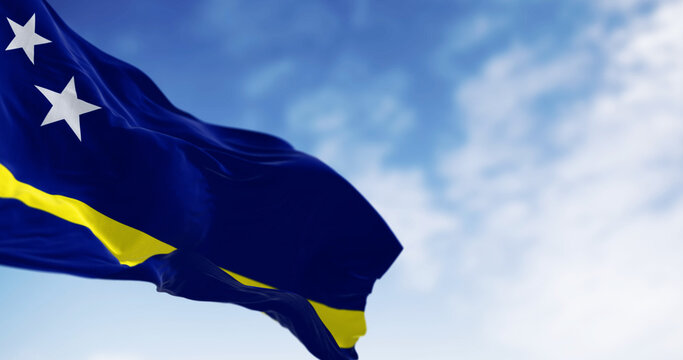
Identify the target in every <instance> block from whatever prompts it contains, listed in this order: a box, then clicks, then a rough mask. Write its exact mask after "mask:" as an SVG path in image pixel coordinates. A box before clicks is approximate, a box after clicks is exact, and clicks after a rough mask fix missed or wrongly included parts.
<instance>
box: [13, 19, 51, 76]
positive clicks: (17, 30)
mask: <svg viewBox="0 0 683 360" xmlns="http://www.w3.org/2000/svg"><path fill="white" fill-rule="evenodd" d="M7 21H8V22H9V25H10V26H11V27H12V31H14V39H12V42H10V43H9V45H7V48H6V49H5V51H9V50H14V49H23V50H24V53H26V56H28V59H29V60H31V63H32V64H35V61H34V60H33V59H34V53H35V46H36V45H42V44H47V43H49V42H50V40H48V39H46V38H44V37H42V36H40V35H38V34H36V14H33V16H31V18H30V19H29V20H28V22H27V23H26V25H24V26H21V25H19V24H17V23H15V22H14V21H12V20H11V19H10V18H7Z"/></svg>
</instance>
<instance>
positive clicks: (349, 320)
mask: <svg viewBox="0 0 683 360" xmlns="http://www.w3.org/2000/svg"><path fill="white" fill-rule="evenodd" d="M223 271H225V272H226V273H228V274H229V275H230V276H232V277H233V278H235V280H237V281H239V282H240V283H242V284H244V285H248V286H254V287H260V288H266V289H275V288H274V287H272V286H269V285H266V284H264V283H261V282H258V281H256V280H252V279H250V278H248V277H246V276H242V275H240V274H236V273H234V272H232V271H229V270H225V269H223ZM308 302H309V303H311V305H313V309H315V312H316V313H318V316H319V317H320V320H322V322H323V324H325V327H327V329H328V330H329V331H330V333H331V334H332V337H333V338H334V340H335V341H336V342H337V345H339V347H342V348H351V347H353V345H355V344H356V342H357V341H358V339H359V338H360V337H361V336H363V335H365V331H366V327H365V313H364V312H363V311H359V310H340V309H335V308H332V307H329V306H327V305H325V304H321V303H319V302H315V301H313V300H308Z"/></svg>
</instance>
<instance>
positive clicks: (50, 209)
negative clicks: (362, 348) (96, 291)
mask: <svg viewBox="0 0 683 360" xmlns="http://www.w3.org/2000/svg"><path fill="white" fill-rule="evenodd" d="M0 198H8V199H16V200H19V201H21V202H22V203H24V204H25V205H26V206H29V207H31V208H34V209H38V210H42V211H44V212H47V213H49V214H52V215H54V216H56V217H59V218H61V219H64V220H66V221H69V222H72V223H74V224H78V225H81V226H85V227H86V228H88V229H90V231H92V233H93V234H94V235H95V237H97V238H98V239H99V240H100V241H101V242H102V244H104V246H105V247H106V248H107V249H108V250H109V251H110V252H111V253H112V255H114V256H115V257H116V258H117V259H118V260H119V262H120V263H121V264H124V265H128V266H135V265H138V264H140V263H142V262H144V261H145V260H147V259H148V258H149V257H151V256H154V255H159V254H168V253H171V252H172V251H174V250H175V248H174V247H173V246H171V245H168V244H166V243H164V242H161V241H159V240H157V239H155V238H153V237H151V236H149V235H147V234H145V233H143V232H142V231H139V230H137V229H134V228H132V227H129V226H127V225H125V224H122V223H120V222H118V221H116V220H113V219H111V218H109V217H107V216H106V215H104V214H102V213H100V212H98V211H97V210H95V209H93V208H91V207H90V206H88V205H87V204H85V203H83V202H81V201H79V200H76V199H72V198H68V197H65V196H61V195H53V194H48V193H46V192H43V191H41V190H39V189H36V188H34V187H33V186H31V185H28V184H25V183H22V182H20V181H18V180H17V179H16V178H15V177H14V175H12V173H11V172H10V171H9V170H8V169H7V168H6V167H4V166H3V165H2V164H0ZM223 270H224V271H225V272H227V273H228V274H230V275H231V276H232V277H234V278H235V279H236V280H237V281H239V282H240V283H242V284H244V285H248V286H254V287H260V288H268V289H274V288H273V287H272V286H268V285H266V284H263V283H260V282H258V281H255V280H252V279H249V278H247V277H244V276H241V275H239V274H236V273H233V272H231V271H228V270H225V269H223ZM309 302H310V303H311V305H312V306H313V308H314V309H315V311H316V313H318V316H319V317H320V319H321V320H322V322H323V323H324V324H325V326H326V327H327V329H328V330H330V333H331V334H332V336H333V337H334V339H335V341H336V342H337V344H338V345H339V346H340V347H342V348H350V347H353V346H354V345H355V344H356V342H357V341H358V339H359V338H360V337H361V336H363V335H365V331H366V327H365V314H364V313H363V311H357V310H343V309H335V308H332V307H329V306H327V305H324V304H321V303H318V302H315V301H311V300H309Z"/></svg>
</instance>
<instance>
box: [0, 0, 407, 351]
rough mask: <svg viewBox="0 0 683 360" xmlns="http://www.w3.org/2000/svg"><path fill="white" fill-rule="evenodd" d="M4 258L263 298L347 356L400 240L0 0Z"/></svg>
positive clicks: (291, 156) (41, 9)
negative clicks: (369, 300)
mask: <svg viewBox="0 0 683 360" xmlns="http://www.w3.org/2000/svg"><path fill="white" fill-rule="evenodd" d="M0 15H1V16H0V18H1V19H2V22H3V23H2V24H0V264H4V265H9V266H15V267H21V268H27V269H36V270H45V271H56V272H62V273H69V274H74V275H79V276H85V277H93V278H103V279H130V280H143V281H149V282H152V283H155V284H156V285H157V287H158V290H159V291H162V292H167V293H170V294H173V295H177V296H182V297H186V298H189V299H195V300H201V301H217V302H226V303H234V304H239V305H242V306H244V307H247V308H249V309H253V310H258V311H262V312H265V313H266V314H268V315H269V316H271V317H272V318H273V319H275V320H277V321H278V322H279V323H280V324H282V325H283V326H285V327H286V328H288V329H289V330H290V331H291V332H292V333H293V334H294V335H295V336H296V337H297V338H299V340H300V341H301V342H302V343H303V344H304V345H305V346H306V347H307V348H308V350H309V351H310V352H311V353H312V354H313V355H315V356H317V357H319V358H321V359H355V358H357V355H356V352H355V350H354V345H355V344H356V341H357V340H358V338H359V337H360V336H362V335H363V334H364V333H365V319H364V309H365V302H366V298H367V296H368V295H369V294H370V292H371V290H372V287H373V284H374V282H375V280H376V279H378V278H379V277H381V276H382V275H383V274H384V273H385V272H386V271H387V269H388V268H389V266H390V265H391V264H392V262H393V261H394V260H395V258H396V257H397V256H398V254H399V253H400V251H401V245H400V244H399V242H398V241H397V240H396V238H395V237H394V235H393V234H392V232H391V230H390V229H389V228H388V227H387V225H386V224H385V222H384V221H383V220H382V218H381V217H380V216H379V215H378V214H377V212H376V211H375V210H374V209H373V208H372V206H370V204H368V203H367V202H366V201H365V200H364V198H363V197H362V196H361V195H360V194H359V193H358V192H357V191H356V190H355V189H354V188H353V187H352V186H351V185H350V184H349V183H347V182H346V181H345V180H344V179H343V178H342V177H340V176H339V175H338V174H336V173H335V172H334V171H333V170H331V169H330V168H329V167H327V166H326V165H325V164H323V163H322V162H320V161H319V160H317V159H315V158H313V157H311V156H309V155H306V154H304V153H301V152H299V151H297V150H295V149H294V148H292V146H290V145H289V144H288V143H286V142H285V141H283V140H280V139H278V138H276V137H273V136H270V135H266V134H261V133H256V132H251V131H245V130H238V129H233V128H225V127H219V126H215V125H210V124H207V123H204V122H201V121H199V120H197V119H196V118H194V117H192V116H191V115H189V114H187V113H185V112H183V111H181V110H178V109H177V108H175V107H174V106H173V105H172V104H171V103H170V102H169V101H168V100H167V99H166V98H165V97H164V95H163V94H162V93H161V92H160V91H159V89H158V88H157V87H156V86H155V85H154V83H153V82H152V81H151V80H150V79H149V78H148V77H147V76H145V74H143V73H142V72H140V71H139V70H138V69H136V68H134V67H132V66H131V65H128V64H126V63H124V62H122V61H119V60H117V59H115V58H113V57H111V56H109V55H107V54H105V53H103V52H102V51H100V50H98V49H97V48H95V47H94V46H92V45H91V44H89V43H88V42H86V41H85V40H83V39H82V38H81V37H79V36H78V35H77V34H76V33H74V32H73V31H72V30H71V29H69V28H68V27H67V26H66V25H65V24H64V23H63V22H62V20H61V19H60V18H59V17H58V16H57V14H56V13H55V12H54V10H53V9H52V8H51V7H50V6H49V5H48V4H47V3H45V2H44V1H40V0H21V1H16V0H0Z"/></svg>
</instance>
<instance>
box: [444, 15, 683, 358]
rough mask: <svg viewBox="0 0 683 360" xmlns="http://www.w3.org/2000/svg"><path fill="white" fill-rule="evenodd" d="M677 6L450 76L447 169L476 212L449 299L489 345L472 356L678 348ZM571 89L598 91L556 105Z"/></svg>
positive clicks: (650, 352) (456, 192) (657, 353)
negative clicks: (452, 141) (458, 137)
mask: <svg viewBox="0 0 683 360" xmlns="http://www.w3.org/2000/svg"><path fill="white" fill-rule="evenodd" d="M682 11H683V3H681V2H678V3H674V2H667V3H665V4H662V5H661V6H659V7H658V8H656V9H655V10H653V11H652V12H647V13H643V14H641V15H639V16H638V17H636V18H634V19H633V20H632V21H629V22H628V23H627V24H626V25H624V26H623V27H621V28H619V29H616V30H613V31H609V32H606V33H601V34H600V35H595V33H594V35H592V36H591V35H586V34H580V35H577V39H580V41H578V40H577V42H576V43H573V44H570V46H569V47H568V49H567V50H566V51H565V52H563V53H561V54H559V55H558V54H556V55H555V56H551V57H550V58H549V57H548V56H547V55H545V54H542V53H539V52H538V50H537V49H535V48H533V47H516V48H513V49H512V50H509V51H507V52H505V53H503V54H501V55H499V56H498V57H496V58H495V59H493V60H491V61H490V62H489V63H488V65H487V66H485V68H484V70H483V71H482V72H481V73H480V74H478V75H477V76H476V77H474V78H473V79H471V80H470V81H469V82H467V83H466V84H464V85H463V86H461V87H459V88H458V91H457V93H456V101H457V104H458V106H459V108H460V110H461V114H462V115H463V117H464V119H465V128H466V131H467V141H466V142H465V144H464V145H463V146H461V147H458V148H457V149H455V150H454V151H453V152H451V153H450V154H448V155H446V156H444V157H443V159H442V169H443V173H444V174H445V176H446V178H448V179H450V180H449V181H450V184H451V185H452V186H451V188H450V190H449V196H450V197H451V199H452V200H453V201H454V202H456V203H457V205H458V207H459V208H458V213H459V215H460V216H461V217H462V218H467V219H468V220H469V221H470V222H469V224H470V226H468V227H467V228H465V229H464V231H463V233H462V237H463V238H464V239H468V241H466V242H465V243H464V244H463V246H462V248H461V252H460V254H459V256H458V259H459V264H461V265H460V266H458V267H457V268H456V269H453V270H454V271H455V273H456V278H457V281H460V282H464V283H465V284H466V285H465V287H467V288H469V289H471V293H464V294H456V295H455V297H454V304H456V306H457V308H456V309H455V316H456V318H457V319H460V320H463V321H466V322H467V324H470V325H473V326H474V328H476V329H477V330H476V332H475V333H476V334H477V335H476V337H477V338H478V339H479V340H480V341H473V343H475V344H476V343H486V344H489V348H488V350H486V351H485V352H483V353H479V355H478V356H475V358H488V356H491V357H494V356H500V355H503V354H505V357H506V358H520V359H547V358H553V359H575V358H582V359H617V358H619V359H640V358H643V357H645V356H648V357H655V358H658V359H674V358H676V357H678V356H680V354H682V353H683V345H681V343H680V341H678V340H676V339H679V338H680V336H681V334H683V326H681V324H683V311H681V310H680V307H679V306H678V305H677V304H679V303H680V302H681V301H683V287H681V286H680V284H681V283H683V265H682V264H681V262H680V258H681V256H683V245H681V242H680V239H681V237H682V236H683V223H682V222H681V221H680V219H682V218H683V217H682V216H683V193H682V192H681V190H680V189H681V183H682V182H681V180H683V170H681V167H680V164H681V162H682V161H683V142H681V139H682V138H683V102H681V100H680V99H682V98H683V82H682V81H681V79H683V63H681V62H680V61H679V59H681V56H683V43H681V41H680V39H681V38H683V26H681V25H680V22H679V21H678V20H677V19H676V16H675V15H674V14H677V13H681V12H682ZM587 39H588V40H587ZM596 49H597V51H599V52H600V53H599V54H598V55H601V56H600V58H601V59H602V60H601V62H602V63H596V62H595V61H594V60H595V58H594V55H595V51H596ZM595 69H600V71H597V72H594V70H595ZM585 74H593V75H592V76H591V77H590V78H585V77H583V76H584V75H585ZM573 86H579V87H583V88H584V89H585V88H589V89H592V90H590V91H588V93H589V94H591V95H590V96H588V97H586V96H582V97H577V98H576V100H573V101H567V100H566V99H568V98H569V99H571V97H566V95H565V97H564V98H563V99H565V100H564V101H560V102H554V103H553V94H554V93H558V92H559V93H567V92H569V93H571V88H572V87H573ZM482 304H485V305H482ZM472 312H474V313H476V314H477V315H476V316H475V317H474V318H473V317H472ZM469 350H472V349H471V348H469V349H468V345H467V344H463V347H462V348H461V349H460V351H462V352H463V353H467V352H468V351H469Z"/></svg>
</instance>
